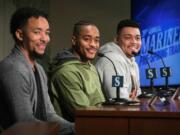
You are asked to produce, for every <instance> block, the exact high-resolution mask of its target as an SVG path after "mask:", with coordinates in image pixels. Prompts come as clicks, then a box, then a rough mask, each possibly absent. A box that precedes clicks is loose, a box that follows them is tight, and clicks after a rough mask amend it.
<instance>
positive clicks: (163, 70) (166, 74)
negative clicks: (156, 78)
mask: <svg viewBox="0 0 180 135" xmlns="http://www.w3.org/2000/svg"><path fill="white" fill-rule="evenodd" d="M148 53H149V54H151V55H155V56H157V57H159V58H160V60H161V61H162V64H163V67H162V68H160V73H161V77H165V89H166V90H168V77H169V76H170V75H171V69H170V67H167V66H166V65H165V62H164V60H163V58H162V56H161V55H159V54H157V53H155V52H153V51H150V50H148Z"/></svg>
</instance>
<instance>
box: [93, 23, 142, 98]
mask: <svg viewBox="0 0 180 135" xmlns="http://www.w3.org/2000/svg"><path fill="white" fill-rule="evenodd" d="M140 48H141V34H140V26H139V25H138V24H137V23H136V22H134V21H133V20H122V21H120V22H119V24H118V27H117V35H116V38H115V41H114V42H109V43H106V44H105V45H103V46H102V47H101V48H100V50H99V54H101V55H100V56H101V57H98V58H97V61H96V64H95V66H96V68H97V71H98V74H99V76H100V79H101V84H102V87H103V90H104V93H105V95H106V98H107V99H111V98H116V88H115V87H112V76H113V75H120V76H123V78H124V83H123V87H122V88H121V89H120V95H119V96H120V97H121V98H125V99H128V100H135V99H136V97H137V96H138V95H139V94H140V93H141V89H140V83H139V69H138V65H137V63H136V62H135V58H134V55H135V54H137V53H138V52H139V50H140Z"/></svg>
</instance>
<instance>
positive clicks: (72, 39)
mask: <svg viewBox="0 0 180 135" xmlns="http://www.w3.org/2000/svg"><path fill="white" fill-rule="evenodd" d="M71 42H72V45H73V46H74V45H76V37H75V36H72V38H71Z"/></svg>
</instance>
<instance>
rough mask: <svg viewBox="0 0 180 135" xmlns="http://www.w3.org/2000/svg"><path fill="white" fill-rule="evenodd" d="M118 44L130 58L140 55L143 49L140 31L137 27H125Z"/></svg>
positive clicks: (119, 35) (118, 37)
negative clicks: (135, 54)
mask: <svg viewBox="0 0 180 135" xmlns="http://www.w3.org/2000/svg"><path fill="white" fill-rule="evenodd" d="M117 44H118V45H119V46H120V47H121V49H122V50H123V52H124V53H125V55H126V56H127V57H128V58H131V57H133V56H134V53H138V52H139V50H140V48H141V34H140V30H139V29H138V28H135V27H124V28H122V30H121V31H120V33H119V34H118V35H117Z"/></svg>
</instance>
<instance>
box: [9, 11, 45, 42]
mask: <svg viewBox="0 0 180 135" xmlns="http://www.w3.org/2000/svg"><path fill="white" fill-rule="evenodd" d="M31 17H35V18H39V17H44V18H46V19H47V20H48V16H47V14H46V13H45V12H43V11H41V10H38V9H35V8H32V7H23V8H20V9H17V10H16V11H15V12H14V14H13V15H12V17H11V20H10V33H11V34H12V36H13V38H14V40H15V41H17V38H16V35H15V32H16V30H17V29H19V28H22V27H24V26H25V25H26V24H27V22H28V19H29V18H31Z"/></svg>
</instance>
